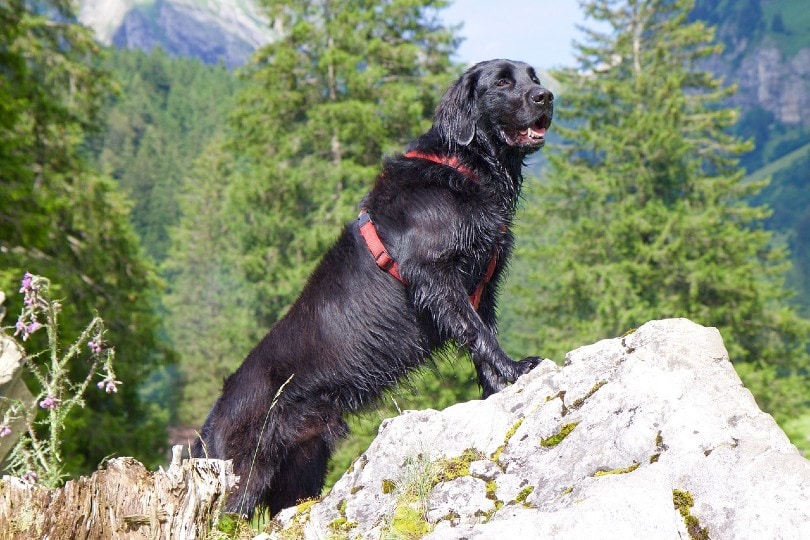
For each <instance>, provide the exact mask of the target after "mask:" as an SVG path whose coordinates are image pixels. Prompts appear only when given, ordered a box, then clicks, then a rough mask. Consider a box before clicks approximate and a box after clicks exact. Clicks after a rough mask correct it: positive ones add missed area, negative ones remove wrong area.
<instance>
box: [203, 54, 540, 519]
mask: <svg viewBox="0 0 810 540" xmlns="http://www.w3.org/2000/svg"><path fill="white" fill-rule="evenodd" d="M552 99H553V96H552V95H551V93H550V92H548V91H547V90H545V89H544V88H543V87H541V86H540V84H539V81H538V80H537V78H536V76H535V74H534V70H533V69H532V68H531V67H530V66H528V65H526V64H523V63H520V62H511V61H507V60H493V61H489V62H482V63H480V64H477V65H475V66H473V67H472V68H470V69H469V70H468V71H467V72H465V73H464V74H463V75H462V76H461V77H460V78H459V79H458V80H457V81H456V82H455V83H454V84H453V85H452V86H451V87H450V88H449V89H448V91H447V92H446V94H445V95H444V97H443V98H442V100H441V102H440V104H439V106H438V108H437V110H436V115H435V119H434V124H433V127H432V128H431V129H430V130H429V131H428V132H427V133H425V134H424V135H423V136H421V137H419V138H418V139H416V140H415V141H414V142H413V143H412V144H411V145H410V149H417V150H421V151H423V152H428V153H439V154H441V155H455V156H457V157H458V158H459V159H460V160H461V162H462V163H463V164H464V165H465V166H466V167H468V168H469V169H471V170H472V171H474V173H475V175H476V177H477V178H476V179H475V180H471V179H470V178H468V177H467V176H465V175H464V174H462V173H460V172H459V171H457V170H456V169H454V168H452V167H450V166H448V165H442V164H438V163H434V162H431V161H427V160H424V159H418V158H406V157H404V156H401V155H400V156H395V157H392V158H389V159H386V160H385V163H384V165H383V170H382V172H381V174H380V175H379V177H378V178H377V181H376V183H375V184H374V187H373V188H372V190H371V191H370V193H369V194H368V195H367V196H366V197H365V199H364V200H363V202H362V204H361V206H362V207H363V208H366V209H368V210H369V212H370V214H371V216H372V219H373V221H374V223H375V224H376V226H377V229H378V232H379V235H380V237H381V238H382V240H383V242H384V243H385V244H386V246H387V247H388V250H389V252H390V253H391V254H392V255H393V257H394V258H395V259H396V260H397V261H398V262H399V265H400V271H401V273H402V276H403V277H404V279H405V280H407V282H408V283H409V286H407V287H406V286H404V285H403V284H402V283H400V282H399V281H397V280H396V279H394V278H393V277H392V276H391V275H390V274H388V273H386V272H384V271H382V270H381V269H380V268H378V267H377V266H376V265H375V263H374V260H373V259H372V257H371V255H370V253H369V251H368V249H367V248H366V245H365V244H364V242H363V240H362V239H361V237H360V236H359V233H358V228H357V224H356V222H352V223H350V224H349V225H348V226H347V227H346V228H345V229H344V231H343V233H342V235H341V236H340V237H339V239H338V240H337V242H336V244H335V245H334V246H333V247H332V248H331V249H330V250H329V251H328V252H327V253H326V254H325V255H324V257H323V260H322V261H321V263H320V265H319V266H318V267H317V268H316V270H315V272H314V273H313V274H312V276H311V277H310V279H309V281H308V283H307V285H306V287H305V288H304V290H303V292H302V293H301V295H300V297H299V298H298V300H297V301H296V302H295V304H294V305H293V306H292V307H291V309H290V310H289V312H288V313H287V315H286V316H285V317H284V318H283V319H281V320H280V321H278V323H277V324H276V325H275V326H274V327H273V328H272V329H271V330H270V332H269V333H268V334H267V336H265V337H264V339H262V341H261V342H260V343H259V344H258V345H257V346H256V348H255V349H253V351H251V352H250V354H249V355H248V357H247V358H246V359H245V361H244V362H243V364H242V365H241V367H240V368H239V369H238V370H237V371H236V372H235V373H234V374H233V375H231V376H230V377H228V379H227V380H226V381H225V384H224V388H223V390H222V395H221V397H220V398H219V399H218V400H217V401H216V403H215V404H214V406H213V408H212V409H211V412H210V414H209V416H208V419H207V420H206V421H205V424H204V425H203V427H202V429H201V432H200V435H201V438H202V441H198V442H197V444H196V445H195V446H194V449H193V451H192V453H193V455H195V456H198V457H202V456H205V455H207V456H209V457H217V458H223V459H232V460H233V463H234V469H235V472H236V474H238V475H239V476H240V482H239V489H238V491H237V492H236V493H235V494H233V495H232V496H231V497H230V498H229V500H228V504H227V508H228V510H229V511H234V512H239V513H243V514H249V515H250V514H252V513H253V511H254V509H255V508H256V507H257V506H261V507H268V508H269V509H270V511H271V513H273V514H274V513H276V512H278V511H279V510H281V509H283V508H285V507H287V506H291V505H293V504H295V503H296V501H298V500H300V499H303V498H307V497H314V496H317V495H318V494H319V493H320V490H321V489H322V486H323V481H324V475H325V471H326V466H327V461H328V459H329V456H330V454H331V452H332V450H333V448H334V446H335V444H336V443H337V442H338V440H339V439H340V438H341V437H344V436H345V435H346V434H347V432H348V429H347V426H346V423H345V422H344V420H343V416H344V414H345V413H349V412H354V411H358V410H360V409H362V408H363V407H364V406H366V405H368V404H370V403H373V402H374V401H375V400H376V399H377V398H379V396H380V395H381V393H383V392H384V391H385V390H387V389H389V388H391V387H392V386H394V385H395V384H396V383H397V381H398V380H399V379H401V378H402V377H403V376H404V375H406V374H407V373H408V372H409V371H410V370H413V369H416V368H419V367H420V366H423V365H425V363H426V361H427V359H428V358H429V357H430V355H431V353H432V351H435V350H436V349H437V348H438V347H440V346H441V345H442V344H443V343H445V342H447V341H448V340H453V341H455V342H456V343H459V344H461V345H463V346H465V347H467V348H468V349H469V351H470V353H471V356H472V359H473V362H474V364H475V367H476V370H477V373H478V378H479V383H480V385H481V387H482V390H483V396H484V397H486V396H488V395H490V394H492V393H494V392H497V391H498V390H500V389H502V388H504V387H505V386H506V385H507V384H508V383H510V382H512V381H514V380H515V379H517V378H518V377H519V376H520V375H522V374H523V373H526V372H528V371H529V370H530V369H531V368H532V367H534V366H535V365H536V364H537V359H536V358H533V357H532V358H527V359H524V360H523V361H520V362H516V361H514V360H512V359H511V358H510V357H509V356H507V355H506V353H504V351H503V350H502V349H501V348H500V346H499V345H498V342H497V340H496V338H495V325H496V322H495V296H496V291H497V288H498V283H499V282H500V280H501V278H502V276H503V271H504V268H505V265H506V261H507V259H508V257H509V254H510V252H511V250H512V234H511V233H510V232H509V230H508V229H509V227H510V225H511V224H512V218H513V216H514V213H515V206H516V203H517V200H518V196H519V192H520V186H521V181H522V176H521V167H522V164H523V159H524V157H525V156H526V155H527V154H528V153H530V152H532V151H534V150H537V148H539V146H541V145H542V144H541V143H542V141H540V142H536V143H535V144H534V145H510V144H508V142H509V139H508V137H506V136H505V135H504V133H506V134H514V133H516V132H519V131H520V130H521V129H524V130H525V128H526V127H527V126H529V125H532V124H533V123H536V122H537V121H538V119H539V118H541V117H544V118H543V120H541V122H543V123H544V124H543V125H544V126H547V124H548V123H550V121H551V115H552V103H551V101H552ZM504 231H505V232H504ZM496 246H497V249H498V252H499V257H498V265H497V268H496V271H495V274H494V277H493V279H492V281H491V282H490V284H489V285H488V286H487V288H486V289H485V291H484V295H483V299H482V302H481V305H480V308H479V310H478V312H476V311H475V310H474V309H473V307H472V305H471V304H470V301H469V299H468V295H469V294H470V293H471V292H472V291H473V290H474V288H475V286H476V284H477V283H478V282H479V281H480V280H481V277H482V275H483V274H484V273H485V271H486V267H487V264H488V262H489V260H490V257H491V254H492V252H493V249H495V248H496ZM290 377H292V379H290V381H289V384H288V385H287V386H286V387H285V388H284V389H283V391H282V392H281V393H280V394H279V397H278V402H277V404H276V405H275V407H274V408H272V410H270V405H271V402H272V401H273V398H274V397H275V396H276V394H277V392H278V390H279V388H280V386H281V385H282V384H283V383H284V382H285V381H287V380H288V379H289V378H290ZM268 411H269V412H268ZM254 456H255V462H254ZM251 467H252V472H251Z"/></svg>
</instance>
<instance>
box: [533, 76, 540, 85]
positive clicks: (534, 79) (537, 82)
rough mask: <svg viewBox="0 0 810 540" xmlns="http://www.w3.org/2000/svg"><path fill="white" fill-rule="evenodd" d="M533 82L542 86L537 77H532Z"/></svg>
mask: <svg viewBox="0 0 810 540" xmlns="http://www.w3.org/2000/svg"><path fill="white" fill-rule="evenodd" d="M532 82H533V83H534V84H540V79H538V78H537V77H535V76H532Z"/></svg>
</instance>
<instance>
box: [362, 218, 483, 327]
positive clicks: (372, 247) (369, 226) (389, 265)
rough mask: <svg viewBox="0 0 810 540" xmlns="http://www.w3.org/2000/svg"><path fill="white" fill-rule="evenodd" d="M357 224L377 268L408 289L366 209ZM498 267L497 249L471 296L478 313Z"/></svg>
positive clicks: (471, 302)
mask: <svg viewBox="0 0 810 540" xmlns="http://www.w3.org/2000/svg"><path fill="white" fill-rule="evenodd" d="M357 224H358V227H359V229H360V236H362V237H363V240H364V241H365V243H366V247H367V248H368V251H369V252H370V253H371V256H372V257H374V262H376V263H377V266H379V267H380V268H381V269H382V270H384V271H385V272H388V273H389V274H391V275H392V276H394V277H395V278H396V279H397V281H399V282H400V283H402V284H403V285H405V286H406V287H407V286H408V282H407V281H406V280H405V279H404V278H403V277H402V275H401V274H400V273H399V265H398V264H397V261H396V260H394V258H393V257H392V256H391V254H390V253H388V250H387V249H386V248H385V244H383V242H382V240H381V239H380V235H379V234H378V233H377V227H375V226H374V222H373V221H371V216H370V215H369V213H368V210H365V209H364V210H362V211H361V212H360V215H359V216H358V217H357ZM497 265H498V248H497V247H496V248H494V249H493V250H492V257H490V259H489V263H488V264H487V271H486V273H485V274H484V277H483V278H481V281H479V282H478V285H476V287H475V290H474V291H473V293H472V294H471V295H470V296H469V299H470V304H472V306H473V309H475V310H476V311H478V306H479V305H480V304H481V297H482V296H483V295H484V289H485V288H486V286H487V283H489V282H490V281H491V280H492V276H493V275H494V274H495V267H496V266H497Z"/></svg>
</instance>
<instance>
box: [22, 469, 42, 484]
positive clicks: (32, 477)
mask: <svg viewBox="0 0 810 540" xmlns="http://www.w3.org/2000/svg"><path fill="white" fill-rule="evenodd" d="M37 478H38V476H37V473H35V472H34V471H28V472H27V473H25V474H24V475H22V476H21V477H20V480H22V481H23V482H28V483H29V484H35V483H36V481H37Z"/></svg>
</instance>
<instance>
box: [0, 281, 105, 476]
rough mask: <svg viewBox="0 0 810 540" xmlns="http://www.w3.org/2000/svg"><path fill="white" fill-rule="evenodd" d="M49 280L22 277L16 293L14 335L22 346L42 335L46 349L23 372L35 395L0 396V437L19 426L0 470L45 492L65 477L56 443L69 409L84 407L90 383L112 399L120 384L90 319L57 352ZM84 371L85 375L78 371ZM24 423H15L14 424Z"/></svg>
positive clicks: (97, 323) (101, 331)
mask: <svg viewBox="0 0 810 540" xmlns="http://www.w3.org/2000/svg"><path fill="white" fill-rule="evenodd" d="M49 288H50V281H49V280H48V279H46V278H44V277H41V276H36V275H33V274H30V273H26V274H25V277H23V280H22V286H21V288H20V293H22V294H23V295H24V297H23V304H24V305H23V309H22V312H21V313H20V316H19V318H18V319H17V323H16V325H15V327H14V329H15V332H14V336H16V337H19V338H20V339H22V341H24V342H25V341H28V339H29V337H30V336H31V334H33V333H35V332H37V331H40V330H43V329H44V331H45V332H47V338H48V346H47V348H46V349H45V350H43V351H40V352H38V353H36V354H29V355H27V358H26V364H25V368H26V370H27V371H28V372H29V373H31V375H32V376H33V378H34V379H35V381H36V390H35V389H32V390H35V391H36V394H35V397H34V400H33V401H32V402H31V403H25V402H23V401H21V400H13V399H8V398H4V397H0V405H2V407H0V410H2V409H5V413H4V414H3V418H2V421H0V437H8V436H11V435H12V434H13V428H12V426H16V425H24V426H25V427H24V430H23V431H22V432H21V433H19V434H18V435H19V437H20V438H19V440H18V442H17V444H16V445H15V447H14V449H13V450H12V451H11V454H10V455H9V460H8V463H7V467H6V469H7V470H8V471H9V472H10V473H11V474H14V475H15V476H18V477H20V478H21V479H23V480H24V481H26V482H32V483H34V482H38V483H41V484H43V485H46V486H49V487H57V486H59V485H60V484H61V483H62V481H63V480H64V478H65V476H66V475H65V474H64V471H63V463H62V439H61V435H62V432H63V430H64V428H65V421H66V419H67V417H68V415H69V414H70V411H71V410H72V409H73V408H74V407H84V399H83V397H84V395H85V393H86V391H87V389H88V387H89V386H90V385H91V383H93V382H94V381H96V379H97V377H100V380H98V381H97V382H96V386H97V388H98V389H99V390H101V391H103V392H106V393H107V394H112V393H115V392H117V391H118V388H117V387H118V385H119V384H121V381H118V380H116V378H115V372H114V371H113V359H114V357H115V351H114V350H113V348H112V347H110V346H109V345H108V344H107V342H106V341H105V339H104V335H105V333H106V329H105V326H104V321H103V320H102V319H101V318H100V317H98V316H96V317H94V318H93V320H92V321H90V323H89V324H88V325H87V327H86V328H85V329H84V331H83V332H82V333H81V335H80V336H79V338H78V339H77V340H76V341H75V342H74V343H73V344H72V345H71V346H70V347H69V348H68V349H67V351H64V352H63V351H60V348H59V334H58V330H59V313H60V311H61V304H60V303H59V302H58V301H55V300H53V299H51V297H50V295H49ZM83 359H85V360H86V363H85V365H86V375H85V376H84V378H83V379H81V380H78V381H74V380H72V379H71V369H70V368H71V366H72V365H74V364H76V363H78V362H81V361H82V360H83ZM82 371H83V372H85V370H82ZM20 419H22V420H24V422H17V421H18V420H20Z"/></svg>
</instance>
